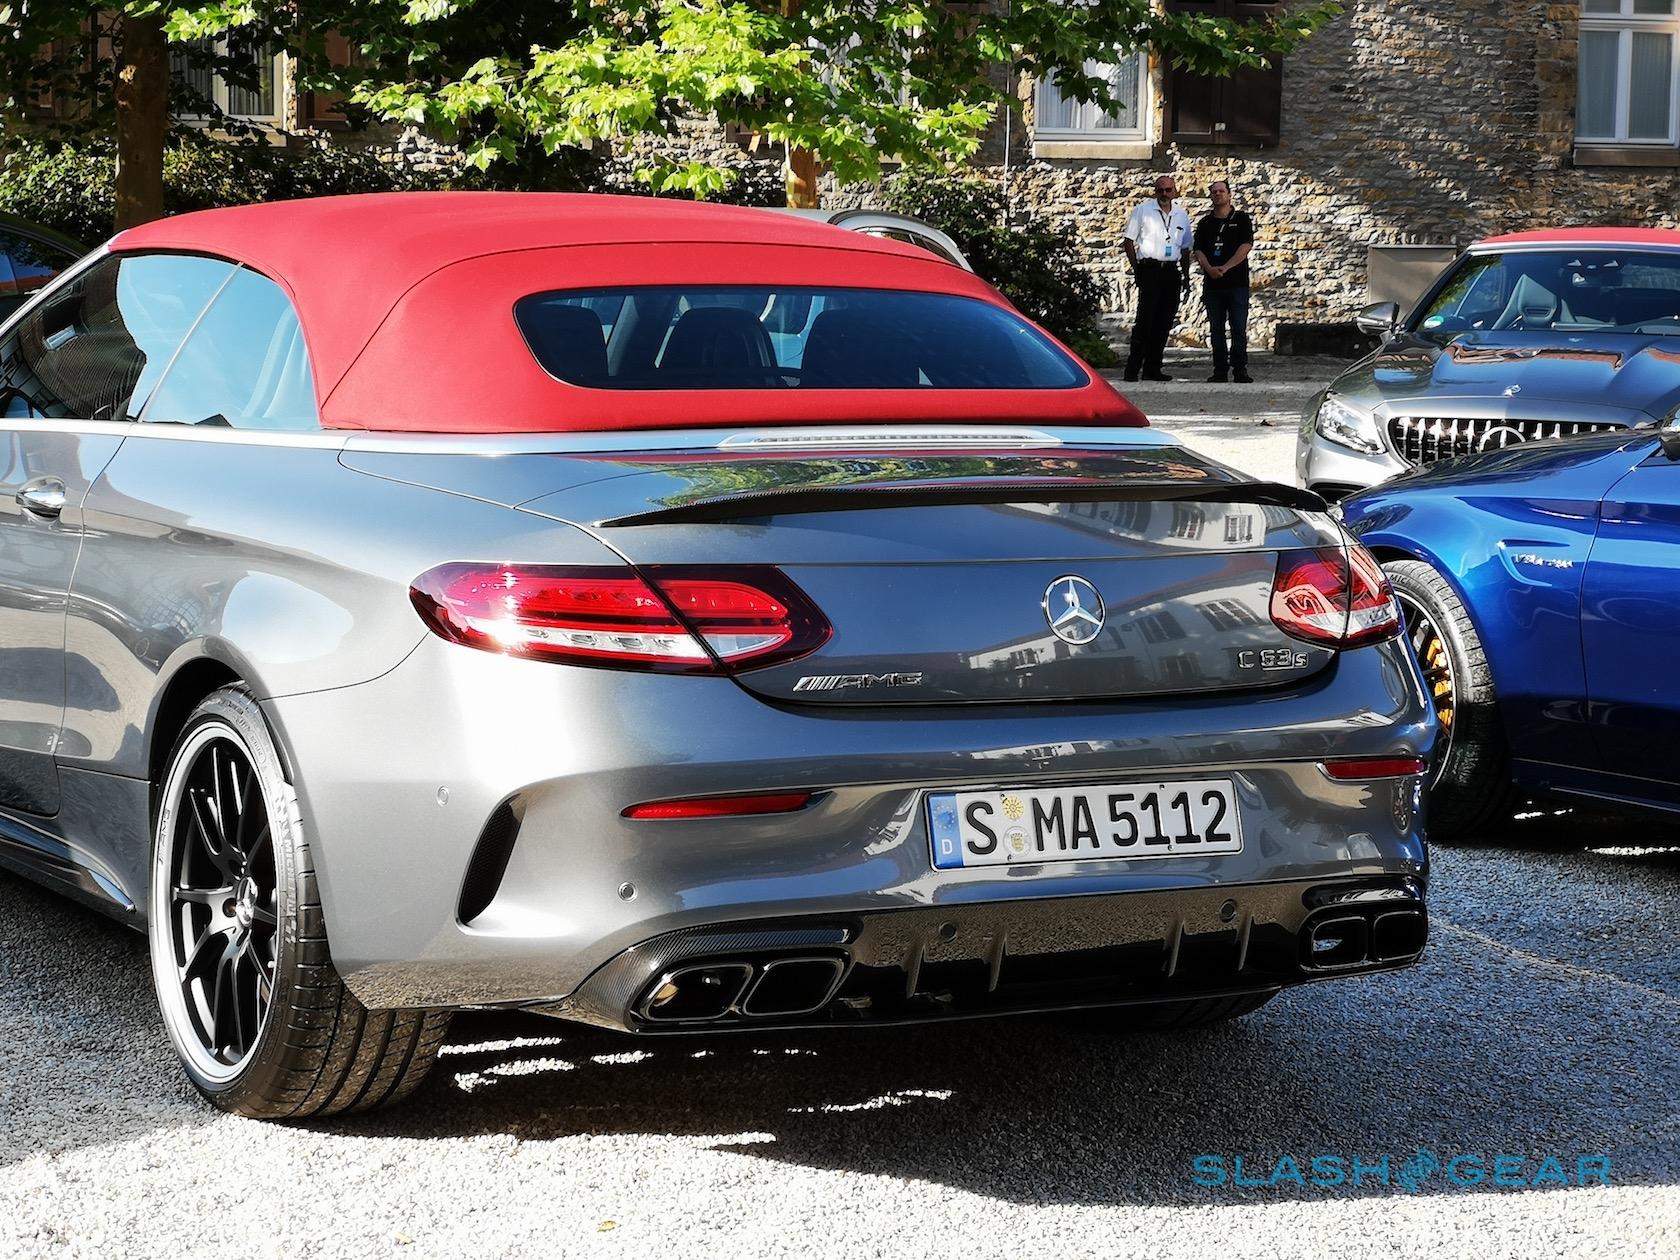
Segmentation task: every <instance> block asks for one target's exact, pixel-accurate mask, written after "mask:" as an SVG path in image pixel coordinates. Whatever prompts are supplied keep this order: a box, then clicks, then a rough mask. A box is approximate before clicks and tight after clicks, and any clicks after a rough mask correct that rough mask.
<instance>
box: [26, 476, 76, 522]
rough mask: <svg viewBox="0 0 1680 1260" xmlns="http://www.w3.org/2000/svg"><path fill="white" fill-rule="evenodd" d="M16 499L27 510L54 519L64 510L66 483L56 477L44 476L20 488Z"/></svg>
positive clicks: (45, 518)
mask: <svg viewBox="0 0 1680 1260" xmlns="http://www.w3.org/2000/svg"><path fill="white" fill-rule="evenodd" d="M16 499H17V505H18V506H19V507H20V508H22V509H23V510H24V511H25V512H29V513H31V514H32V515H35V516H39V517H41V518H42V519H44V520H49V521H54V520H57V519H58V515H59V513H60V512H62V511H64V501H65V500H64V483H63V482H62V481H60V480H59V479H58V478H56V477H42V478H40V479H39V480H37V481H31V482H30V483H29V484H28V485H26V486H24V487H23V488H22V489H21V490H19V491H18V492H17V495H16Z"/></svg>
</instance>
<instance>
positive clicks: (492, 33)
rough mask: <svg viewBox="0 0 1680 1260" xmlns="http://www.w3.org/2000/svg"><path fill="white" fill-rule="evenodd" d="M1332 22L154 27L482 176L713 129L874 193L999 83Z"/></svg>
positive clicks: (803, 17)
mask: <svg viewBox="0 0 1680 1260" xmlns="http://www.w3.org/2000/svg"><path fill="white" fill-rule="evenodd" d="M6 2H7V0H0V5H4V4H5V3H6ZM1338 10H1339V6H1338V5H1337V4H1335V3H1333V2H1332V0H1309V2H1307V3H1303V4H1298V5H1294V6H1291V7H1290V9H1289V10H1287V11H1286V12H1284V13H1282V14H1280V15H1279V16H1277V17H1275V18H1273V19H1270V20H1268V21H1264V22H1255V23H1246V24H1241V25H1239V24H1236V23H1233V22H1230V21H1227V20H1224V19H1219V18H1212V17H1204V16H1201V15H1197V14H1182V13H1175V14H1169V13H1164V12H1159V11H1157V8H1156V6H1155V4H1154V3H1153V2H1152V0H1087V2H1085V3H1068V2H1067V0H1014V2H1013V3H1010V4H1007V5H997V6H991V5H985V6H979V5H968V4H946V3H928V2H925V0H873V2H872V3H869V4H857V3H849V2H844V3H843V2H839V0H802V2H800V3H776V2H775V0H594V2H592V3H589V4H574V5H548V4H531V3H529V0H338V2H337V3H333V4H311V3H309V0H302V3H298V2H297V0H208V2H207V3H199V4H191V5H186V6H182V7H177V8H172V9H171V10H170V12H169V19H168V31H169V34H170V37H171V38H172V39H176V40H183V39H192V38H203V37H207V36H217V35H222V34H225V33H227V32H229V31H246V32H251V31H260V32H262V35H263V37H264V38H272V39H278V40H283V41H284V42H286V43H287V45H288V46H290V47H292V48H294V49H296V50H298V51H299V52H300V53H301V54H302V57H303V66H304V75H305V78H306V81H308V82H309V83H311V84H313V85H315V86H318V87H321V88H323V89H325V90H328V91H332V92H337V93H340V94H341V95H342V96H343V98H344V99H345V100H346V102H347V103H348V104H349V106H350V107H351V108H352V109H353V110H355V111H356V112H357V113H359V114H360V115H361V116H363V117H367V118H372V119H379V120H382V121H387V122H405V123H412V124H416V125H420V126H424V127H427V128H429V129H430V130H432V131H434V132H435V133H438V134H440V135H443V136H446V137H451V138H454V139H456V140H457V141H458V142H459V143H460V144H461V145H462V148H463V151H464V152H465V154H466V157H467V160H468V161H469V162H470V163H472V164H473V165H475V166H477V167H479V168H481V169H487V168H489V167H491V166H493V165H495V164H497V163H512V164H518V163H520V162H522V161H529V160H531V159H532V157H533V156H534V155H536V154H545V155H546V154H552V153H555V152H556V151H558V150H560V149H563V148H568V147H571V148H578V147H587V146H590V145H593V144H596V143H599V142H609V143H621V142H624V141H628V140H635V139H638V138H642V137H650V136H659V135H663V134H665V133H666V132H667V131H668V130H669V128H670V126H671V124H672V123H673V122H674V121H675V120H677V119H679V118H682V117H716V118H718V119H719V120H721V121H722V122H725V123H731V124H735V125H737V126H739V127H741V128H743V129H745V130H747V131H751V132H754V133H756V134H757V135H759V136H760V137H762V138H763V140H765V141H767V142H768V143H770V144H771V145H773V146H775V147H778V148H779V147H783V146H786V147H789V148H794V149H805V150H809V151H811V152H813V153H815V154H816V155H817V156H818V157H819V158H820V159H821V160H822V161H823V162H825V163H826V164H827V165H828V166H829V168H830V169H831V170H832V171H833V172H834V173H835V175H837V176H838V177H839V179H840V180H841V181H842V182H856V181H873V180H874V179H875V178H876V177H877V173H878V170H879V162H880V159H881V158H882V157H896V158H898V159H900V160H902V161H904V162H906V163H907V164H910V165H912V166H937V165H943V164H948V163H951V162H954V161H959V160H961V159H963V158H965V157H968V156H969V155H971V154H972V153H973V152H974V151H975V150H976V148H977V147H978V145H979V143H980V137H981V135H982V134H983V132H984V131H985V129H986V126H987V125H988V123H989V122H990V121H991V119H992V118H993V116H994V115H995V113H996V111H997V110H998V109H999V108H1000V107H1006V106H1007V105H1008V103H1009V101H1010V99H1011V96H1010V91H1009V87H1008V83H1009V81H1010V79H1011V77H1012V75H1014V74H1018V73H1028V74H1034V75H1043V74H1054V75H1055V76H1056V78H1057V80H1058V81H1059V82H1060V84H1061V85H1062V90H1063V91H1064V92H1066V93H1068V94H1069V95H1071V96H1074V97H1076V98H1078V99H1080V100H1084V101H1093V100H1101V101H1105V102H1109V101H1110V97H1109V95H1108V93H1109V88H1108V85H1107V84H1106V83H1105V82H1104V81H1103V80H1102V79H1100V78H1094V77H1092V76H1090V75H1087V74H1086V73H1085V66H1086V63H1087V61H1088V60H1115V59H1118V58H1119V57H1120V56H1122V55H1124V54H1125V53H1127V52H1130V51H1132V50H1135V49H1137V48H1141V47H1148V48H1152V49H1154V50H1155V51H1156V52H1157V53H1158V54H1160V55H1162V56H1164V57H1166V58H1167V59H1169V60H1171V61H1173V62H1175V63H1178V64H1182V65H1186V66H1189V67H1191V68H1193V69H1195V70H1198V71H1201V72H1205V73H1211V74H1219V73H1227V72H1229V71H1231V70H1234V69H1237V68H1239V67H1243V66H1253V65H1258V64H1260V63H1261V62H1262V61H1263V60H1264V59H1265V58H1266V57H1267V56H1268V55H1269V54H1278V53H1284V52H1287V51H1288V50H1290V49H1291V48H1293V47H1294V46H1295V45H1296V44H1298V43H1299V42H1300V41H1301V40H1302V39H1304V38H1305V37H1306V36H1307V35H1309V34H1310V33H1311V32H1312V31H1313V30H1315V29H1316V28H1317V27H1318V26H1319V25H1320V24H1322V23H1323V22H1324V21H1325V20H1327V19H1328V18H1329V17H1330V16H1332V15H1333V14H1334V13H1335V12H1337V11H1338ZM330 31H336V32H338V33H339V34H341V35H343V36H344V37H346V38H347V39H348V40H349V42H350V43H351V45H352V46H354V47H355V48H356V50H357V55H356V58H355V64H354V65H352V66H349V67H343V66H336V67H335V66H331V65H328V64H327V62H326V59H325V57H324V55H323V54H324V49H325V41H326V36H327V34H328V32H330ZM640 169H641V171H642V174H643V177H644V178H645V179H646V180H647V181H648V182H649V183H650V184H652V185H653V186H654V187H656V188H662V189H680V190H686V191H690V192H694V193H706V192H713V191H716V190H717V189H719V188H721V187H722V186H723V185H724V184H726V183H727V182H729V180H730V179H731V177H732V176H731V173H730V171H729V170H728V169H727V168H725V167H723V166H721V165H718V164H712V163H706V162H702V161H683V160H673V159H670V158H667V157H662V156H660V155H659V153H658V151H657V148H656V147H650V148H649V149H648V150H647V151H646V152H645V154H644V157H643V160H642V162H641V165H640Z"/></svg>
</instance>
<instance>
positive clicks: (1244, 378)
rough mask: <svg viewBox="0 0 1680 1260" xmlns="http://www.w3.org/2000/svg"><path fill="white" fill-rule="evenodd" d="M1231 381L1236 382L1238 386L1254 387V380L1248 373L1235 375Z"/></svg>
mask: <svg viewBox="0 0 1680 1260" xmlns="http://www.w3.org/2000/svg"><path fill="white" fill-rule="evenodd" d="M1231 379H1232V380H1233V381H1235V382H1236V383H1237V384H1238V385H1252V384H1254V378H1253V377H1252V376H1250V375H1249V374H1248V373H1247V372H1237V373H1234V374H1233V375H1232V377H1231Z"/></svg>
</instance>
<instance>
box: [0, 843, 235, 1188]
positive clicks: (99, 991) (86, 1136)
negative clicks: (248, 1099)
mask: <svg viewBox="0 0 1680 1260" xmlns="http://www.w3.org/2000/svg"><path fill="white" fill-rule="evenodd" d="M216 1119H217V1117H216V1115H215V1114H214V1113H213V1112H211V1111H209V1110H208V1109H207V1108H206V1107H205V1106H204V1104H203V1102H202V1100H201V1099H200V1098H199V1096H198V1094H197V1093H196V1092H194V1091H193V1088H192V1086H190V1085H189V1084H188V1083H187V1079H186V1077H185V1076H184V1075H182V1073H181V1068H180V1064H179V1063H178V1062H177V1061H176V1059H175V1053H174V1051H173V1050H172V1049H171V1048H170V1045H169V1039H168V1037H167V1035H166V1034H165V1033H164V1031H163V1024H162V1022H161V1021H160V1018H159V1016H158V1013H157V1006H156V1004H155V1002H154V1000H153V998H152V972H151V964H150V962H149V960H148V959H147V956H146V941H145V938H144V937H143V936H141V935H140V934H139V933H137V932H134V931H132V930H130V929H128V928H125V927H123V926H121V925H120V924H118V923H114V922H112V921H111V920H110V919H107V918H104V917H103V916H101V915H99V914H96V913H95V912H93V911H92V910H88V909H85V908H83V907H82V906H79V905H77V904H75V903H74V902H71V901H67V900H65V899H64V898H62V897H59V896H56V895H55V894H53V893H50V892H47V891H45V890H44V889H41V888H39V887H37V886H36V885H34V884H31V883H29V882H28V881H27V880H24V879H21V878H19V877H18V876H16V875H13V874H12V873H11V872H9V871H5V870H0V1168H4V1167H6V1166H7V1165H9V1164H13V1163H16V1162H17V1161H19V1160H23V1159H28V1158H29V1157H31V1156H34V1155H39V1154H43V1153H54V1154H56V1153H59V1152H62V1151H69V1150H75V1149H77V1148H78V1147H83V1146H99V1145H105V1144H107V1143H115V1142H123V1141H129V1140H133V1139H136V1138H143V1137H146V1136H147V1135H149V1134H153V1133H159V1132H163V1131H165V1130H168V1131H174V1132H179V1131H181V1130H183V1129H189V1128H197V1127H199V1126H201V1125H206V1124H210V1123H213V1122H214V1121H215V1120H216Z"/></svg>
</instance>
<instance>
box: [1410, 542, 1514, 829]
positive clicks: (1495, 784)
mask: <svg viewBox="0 0 1680 1260" xmlns="http://www.w3.org/2000/svg"><path fill="white" fill-rule="evenodd" d="M1383 571H1384V572H1386V573H1387V574H1388V580H1389V583H1390V584H1391V585H1392V586H1393V587H1394V593H1395V595H1396V596H1397V597H1398V598H1399V600H1400V607H1401V610H1402V611H1403V612H1404V613H1405V618H1406V633H1407V636H1408V637H1409V638H1410V639H1411V640H1412V648H1413V650H1414V651H1415V652H1416V653H1417V655H1418V663H1419V664H1420V665H1421V666H1422V667H1423V671H1424V681H1425V683H1426V685H1427V686H1428V687H1429V689H1430V691H1431V693H1432V694H1433V697H1434V700H1435V706H1436V716H1437V717H1438V718H1440V720H1441V742H1440V744H1439V745H1438V746H1437V748H1436V750H1435V765H1434V770H1433V775H1432V777H1431V780H1430V785H1429V836H1430V838H1431V839H1432V840H1454V839H1461V838H1464V837H1466V836H1469V835H1471V834H1473V833H1475V832H1478V831H1481V830H1483V829H1485V828H1487V827H1489V826H1493V825H1497V824H1498V823H1500V822H1502V821H1504V820H1506V819H1508V818H1509V817H1510V815H1511V809H1512V806H1513V805H1514V803H1515V799H1516V790H1515V788H1514V787H1513V786H1512V783H1511V753H1510V749H1509V747H1508V746H1507V744H1506V742H1505V730H1504V727H1503V726H1502V724H1501V723H1500V720H1499V701H1498V698H1497V697H1496V696H1495V695H1494V690H1493V671H1492V670H1491V669H1490V668H1489V667H1488V660H1487V653H1486V652H1485V651H1484V650H1483V649H1482V640H1481V636H1479V635H1478V634H1477V633H1476V626H1475V623H1474V622H1472V621H1471V620H1470V614H1469V613H1468V612H1467V611H1466V610H1465V607H1464V604H1463V603H1462V602H1461V601H1460V600H1459V598H1458V595H1457V594H1456V593H1455V592H1454V591H1453V589H1452V586H1451V585H1450V584H1449V583H1448V582H1447V580H1446V579H1445V578H1444V577H1442V576H1441V575H1440V574H1439V573H1437V572H1436V571H1435V570H1434V568H1432V567H1431V566H1430V565H1427V564H1424V563H1423V562H1422V561H1419V560H1392V561H1390V562H1388V563H1387V564H1385V565H1384V566H1383Z"/></svg>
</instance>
